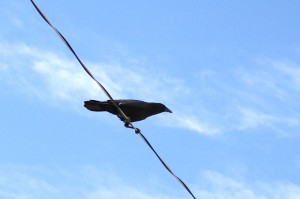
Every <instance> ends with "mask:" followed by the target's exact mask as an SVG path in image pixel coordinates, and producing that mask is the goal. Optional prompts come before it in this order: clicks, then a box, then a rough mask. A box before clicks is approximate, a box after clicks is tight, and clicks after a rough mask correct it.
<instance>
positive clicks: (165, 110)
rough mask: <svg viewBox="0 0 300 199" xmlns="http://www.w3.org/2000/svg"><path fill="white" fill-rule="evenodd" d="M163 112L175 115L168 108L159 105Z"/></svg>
mask: <svg viewBox="0 0 300 199" xmlns="http://www.w3.org/2000/svg"><path fill="white" fill-rule="evenodd" d="M158 106H159V108H160V111H161V112H168V113H173V112H172V111H171V110H170V109H169V108H167V107H166V106H165V105H164V104H161V103H158Z"/></svg>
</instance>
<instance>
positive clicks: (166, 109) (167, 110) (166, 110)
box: [165, 107, 173, 113]
mask: <svg viewBox="0 0 300 199" xmlns="http://www.w3.org/2000/svg"><path fill="white" fill-rule="evenodd" d="M165 112H169V113H173V112H172V111H171V110H170V109H168V108H167V107H166V108H165Z"/></svg>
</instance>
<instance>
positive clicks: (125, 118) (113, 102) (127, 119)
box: [30, 0, 196, 199]
mask: <svg viewBox="0 0 300 199" xmlns="http://www.w3.org/2000/svg"><path fill="white" fill-rule="evenodd" d="M30 1H31V3H32V4H33V6H34V7H35V9H36V10H37V11H38V13H39V14H40V15H41V17H42V18H43V19H44V20H45V21H46V22H47V24H48V25H49V26H51V28H52V29H53V30H54V31H55V32H56V33H57V34H58V36H59V37H60V38H61V39H62V41H63V42H64V43H65V44H66V46H67V47H68V48H69V49H70V51H71V52H72V53H73V55H74V56H75V57H76V59H77V61H78V62H79V63H80V65H81V66H82V68H83V69H84V70H85V72H86V73H87V74H88V75H89V76H90V77H91V78H92V79H93V80H94V81H95V82H96V83H97V84H98V85H99V87H100V88H101V89H102V91H103V92H104V93H105V94H106V95H107V97H108V98H109V99H110V100H111V102H112V104H113V105H114V106H115V107H116V109H117V110H118V112H119V114H120V115H121V116H122V117H123V118H124V122H125V123H128V124H129V125H130V127H131V128H133V129H134V130H135V132H136V134H139V135H140V136H141V138H142V139H143V140H144V141H145V143H146V144H147V145H148V146H149V148H150V149H151V150H152V151H153V152H154V154H155V155H156V157H157V158H158V159H159V161H160V162H161V163H162V164H163V165H164V167H165V168H166V169H167V170H168V171H169V172H170V173H171V174H172V175H173V176H174V177H175V178H176V179H177V180H178V181H179V182H180V184H181V185H182V186H183V187H184V188H185V189H186V190H187V191H188V192H189V194H190V195H191V196H192V197H193V198H194V199H196V197H195V196H194V194H193V193H192V192H191V190H190V189H189V188H188V186H187V185H186V184H185V183H184V182H183V181H182V180H181V179H180V178H179V177H178V176H176V175H175V174H174V173H173V171H172V170H171V169H170V167H169V166H168V165H167V164H166V163H165V162H164V161H163V159H162V158H161V157H160V156H159V155H158V153H157V152H156V151H155V149H154V148H153V147H152V145H151V144H150V142H149V141H148V140H147V139H146V137H145V136H144V135H143V134H142V132H141V131H140V130H139V129H138V128H136V127H135V126H134V125H133V124H132V122H131V121H130V118H129V117H127V116H126V114H125V113H124V112H123V111H122V109H121V108H120V107H119V106H118V105H117V104H116V102H115V101H114V99H113V98H112V96H111V95H110V94H109V92H108V91H107V90H106V89H105V87H104V86H103V85H102V84H101V83H100V82H99V81H98V80H97V79H96V78H95V77H94V75H93V74H92V73H91V72H90V71H89V69H88V68H87V67H86V66H85V65H84V63H83V62H82V61H81V60H80V58H79V57H78V55H77V54H76V52H75V51H74V49H73V48H72V46H71V45H70V43H69V42H68V41H67V39H66V38H65V37H64V36H63V35H62V34H61V33H60V32H59V31H58V30H57V28H55V26H53V25H52V24H51V22H50V21H49V20H48V19H47V17H46V16H45V15H44V13H43V12H42V11H41V9H40V8H39V7H38V6H37V5H36V4H35V2H34V1H33V0H30Z"/></svg>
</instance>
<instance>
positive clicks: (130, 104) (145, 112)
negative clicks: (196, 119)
mask: <svg viewBox="0 0 300 199" xmlns="http://www.w3.org/2000/svg"><path fill="white" fill-rule="evenodd" d="M114 102H115V103H116V105H117V106H118V107H119V108H120V109H121V110H122V111H123V112H124V113H125V115H126V116H127V117H129V119H130V121H131V122H137V121H141V120H144V119H146V118H147V117H150V116H152V115H156V114H159V113H162V112H169V113H172V111H171V110H170V109H168V108H167V107H166V106H165V105H164V104H162V103H155V102H144V101H141V100H132V99H121V100H114ZM84 107H86V108H87V109H88V110H90V111H96V112H102V111H106V112H109V113H111V114H114V115H116V116H118V117H119V118H120V120H122V121H124V122H125V125H124V126H125V127H127V128H130V126H129V123H128V121H126V120H125V118H124V117H123V116H122V115H121V114H120V113H119V111H118V110H117V108H116V107H115V106H114V104H113V103H112V101H111V100H107V101H97V100H89V101H85V102H84Z"/></svg>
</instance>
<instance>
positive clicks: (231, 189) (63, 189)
mask: <svg viewBox="0 0 300 199" xmlns="http://www.w3.org/2000/svg"><path fill="white" fill-rule="evenodd" d="M0 174H1V175H0V187H1V190H0V197H1V198H5V199H40V198H43V199H48V198H49V199H52V198H57V199H66V198H73V199H77V198H80V199H96V198H103V199H117V198H129V199H137V198H145V199H171V198H172V199H176V198H178V199H179V198H189V197H190V196H189V195H188V193H187V192H185V191H184V190H183V189H180V190H178V189H172V190H166V189H164V188H162V187H168V186H169V185H168V186H166V185H164V184H162V182H160V180H159V179H157V180H156V181H155V182H154V181H152V180H149V179H145V178H144V179H143V183H138V181H140V180H141V179H138V180H137V179H136V180H135V179H130V180H129V179H122V178H121V177H120V176H119V175H118V174H116V173H115V172H113V171H112V170H109V171H108V170H99V169H97V168H95V167H92V166H86V167H81V168H77V169H74V168H73V169H70V168H69V169H62V168H60V169H51V170H49V169H45V168H37V167H35V168H33V167H26V166H22V167H18V166H14V165H9V167H3V166H1V167H0ZM200 176H201V177H200V178H199V180H200V181H199V183H198V184H193V185H190V188H191V190H192V191H193V192H194V194H195V196H196V197H197V198H205V199H299V198H300V186H299V185H297V184H294V183H292V182H280V181H274V182H263V181H251V182H250V181H248V180H247V179H243V178H232V177H230V176H226V175H224V174H221V173H218V172H216V171H203V172H202V173H201V175H200ZM130 182H134V183H130ZM174 183H175V181H174ZM176 187H177V186H176Z"/></svg>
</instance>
